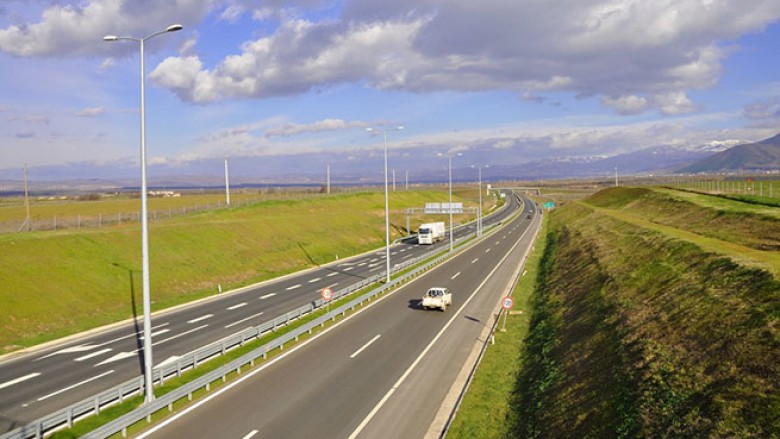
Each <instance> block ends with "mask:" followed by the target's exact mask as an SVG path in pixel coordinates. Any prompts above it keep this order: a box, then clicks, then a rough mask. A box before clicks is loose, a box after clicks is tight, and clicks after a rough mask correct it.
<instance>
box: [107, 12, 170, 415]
mask: <svg viewBox="0 0 780 439" xmlns="http://www.w3.org/2000/svg"><path fill="white" fill-rule="evenodd" d="M181 29H182V26H181V25H180V24H174V25H171V26H168V28H166V29H165V30H162V31H159V32H155V33H153V34H151V35H149V36H146V37H144V38H133V37H117V36H116V35H106V36H105V37H103V40H104V41H134V42H137V43H138V44H139V46H140V49H141V51H140V56H141V62H140V65H141V255H142V256H141V259H142V261H141V270H142V277H143V281H142V285H143V308H144V384H145V401H146V402H147V403H148V402H152V401H154V386H153V383H152V316H151V314H152V305H151V298H150V296H151V295H150V292H149V289H150V287H149V218H148V214H147V211H148V209H147V204H148V200H147V189H146V113H145V111H146V102H145V99H144V42H145V41H146V40H148V39H150V38H154V37H156V36H158V35H162V34H164V33H168V32H176V31H180V30H181Z"/></svg>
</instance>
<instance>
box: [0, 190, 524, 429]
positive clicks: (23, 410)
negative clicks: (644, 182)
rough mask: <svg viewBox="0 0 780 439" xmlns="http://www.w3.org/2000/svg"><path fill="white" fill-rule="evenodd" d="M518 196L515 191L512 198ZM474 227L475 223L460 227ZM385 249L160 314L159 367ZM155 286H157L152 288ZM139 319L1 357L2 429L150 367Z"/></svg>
mask: <svg viewBox="0 0 780 439" xmlns="http://www.w3.org/2000/svg"><path fill="white" fill-rule="evenodd" d="M512 198H513V197H507V200H510V199H512ZM517 208H518V204H517V203H516V202H515V201H514V200H513V199H512V200H511V202H510V203H507V207H506V208H504V209H501V210H499V211H498V212H496V213H495V214H494V215H492V216H489V217H486V218H485V220H484V223H485V225H486V226H487V225H489V224H492V223H496V222H500V221H503V220H505V219H506V218H507V217H508V216H509V215H511V214H512V213H513V212H514V211H515V210H516V209H517ZM473 233H474V225H473V224H472V225H468V226H464V227H462V228H460V229H458V230H457V231H456V233H455V237H456V239H458V238H460V237H464V236H467V235H469V234H473ZM445 246H448V242H447V241H446V240H445V241H444V242H440V243H438V244H436V245H435V246H419V245H417V244H416V242H413V243H400V244H396V245H394V246H392V248H391V256H390V258H391V263H392V265H396V264H400V263H402V262H403V261H405V260H407V259H411V258H414V257H416V256H419V255H421V254H423V253H425V252H428V251H430V250H431V249H432V248H436V247H439V248H445ZM384 258H385V252H384V248H382V249H378V250H376V251H373V252H369V253H366V254H363V255H359V256H357V257H354V258H349V259H345V260H343V261H339V262H336V263H333V264H329V265H326V266H322V267H319V268H316V269H310V270H305V271H303V272H300V273H296V274H294V275H290V276H285V277H283V278H280V279H277V280H273V281H269V282H264V283H262V284H258V285H255V286H252V287H247V288H243V289H240V290H238V291H236V292H230V293H225V294H221V295H218V296H215V297H212V298H209V299H206V300H202V301H199V302H197V303H194V304H190V305H186V306H182V307H178V308H176V309H174V310H168V311H162V312H158V313H155V314H154V315H153V317H152V331H153V332H152V346H153V355H154V358H155V366H159V365H160V364H164V362H167V361H172V360H174V359H176V358H178V357H179V356H182V355H184V354H186V353H188V352H191V351H193V350H195V349H198V348H200V347H202V346H205V345H208V344H210V343H213V342H215V341H218V340H220V339H222V338H224V337H226V336H228V335H231V334H234V333H236V332H239V331H241V330H243V329H246V328H248V327H251V326H255V325H259V324H261V323H263V322H265V321H268V320H271V319H272V318H274V317H277V316H279V315H282V314H284V313H285V312H287V311H290V310H291V309H295V308H297V307H299V306H302V305H304V304H307V303H311V302H312V301H314V300H316V299H318V298H319V291H320V290H321V289H323V288H325V287H329V288H332V289H333V290H334V291H335V290H338V289H340V288H343V287H346V286H348V285H351V284H354V283H356V282H359V281H360V280H362V279H365V278H367V277H369V276H372V275H374V274H377V273H382V272H384V267H385V259H384ZM153 294H154V292H152V295H153ZM137 306H138V308H139V309H138V311H137V313H138V314H137V317H136V319H134V320H132V321H127V322H124V323H122V324H117V325H112V326H111V327H109V328H108V329H101V330H97V331H93V332H91V333H87V334H82V335H79V336H76V337H70V338H68V339H67V340H66V341H63V342H60V343H55V344H51V345H49V346H47V347H46V348H42V349H32V350H30V352H28V353H25V354H23V355H10V356H6V357H5V359H3V360H1V361H0V433H3V432H8V431H10V430H13V429H15V428H18V427H21V426H23V425H25V424H27V423H29V422H32V421H34V420H35V419H37V418H40V417H42V416H45V415H47V414H49V413H53V412H54V411H56V410H59V409H61V408H64V407H67V406H68V405H70V404H73V403H75V402H78V401H81V400H83V399H85V398H88V397H91V396H93V395H95V394H97V393H99V392H100V391H102V390H106V389H109V388H111V387H114V386H116V385H118V384H121V383H123V382H125V381H127V380H128V379H131V378H133V377H137V376H139V375H142V374H143V367H142V359H143V350H142V348H143V347H142V339H143V332H142V329H141V326H142V323H141V322H142V317H143V316H142V315H141V314H140V313H141V311H140V303H138V304H137Z"/></svg>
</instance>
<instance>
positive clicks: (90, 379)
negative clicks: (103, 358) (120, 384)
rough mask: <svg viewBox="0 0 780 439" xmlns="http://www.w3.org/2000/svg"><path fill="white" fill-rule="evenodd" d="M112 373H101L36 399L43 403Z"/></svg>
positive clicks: (110, 371)
mask: <svg viewBox="0 0 780 439" xmlns="http://www.w3.org/2000/svg"><path fill="white" fill-rule="evenodd" d="M112 373H114V371H113V370H109V371H108V372H103V373H101V374H100V375H97V376H94V377H92V378H89V379H86V380H84V381H81V382H78V383H76V384H74V385H72V386H68V387H66V388H64V389H60V390H58V391H56V392H54V393H50V394H48V395H46V396H41V397H40V398H38V401H43V400H45V399H49V398H51V397H52V396H57V395H59V394H60V393H64V392H67V391H68V390H72V389H75V388H76V387H78V386H80V385H82V384H87V383H89V382H91V381H95V380H97V379H100V378H103V377H104V376H106V375H111V374H112Z"/></svg>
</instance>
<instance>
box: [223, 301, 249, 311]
mask: <svg viewBox="0 0 780 439" xmlns="http://www.w3.org/2000/svg"><path fill="white" fill-rule="evenodd" d="M247 305H248V304H247V303H246V302H244V303H239V304H238V305H233V306H229V307H228V310H230V311H233V310H234V309H238V308H242V307H245V306H247Z"/></svg>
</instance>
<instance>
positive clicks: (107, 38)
mask: <svg viewBox="0 0 780 439" xmlns="http://www.w3.org/2000/svg"><path fill="white" fill-rule="evenodd" d="M118 39H119V37H118V36H116V35H106V36H105V37H103V41H116V40H118Z"/></svg>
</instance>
